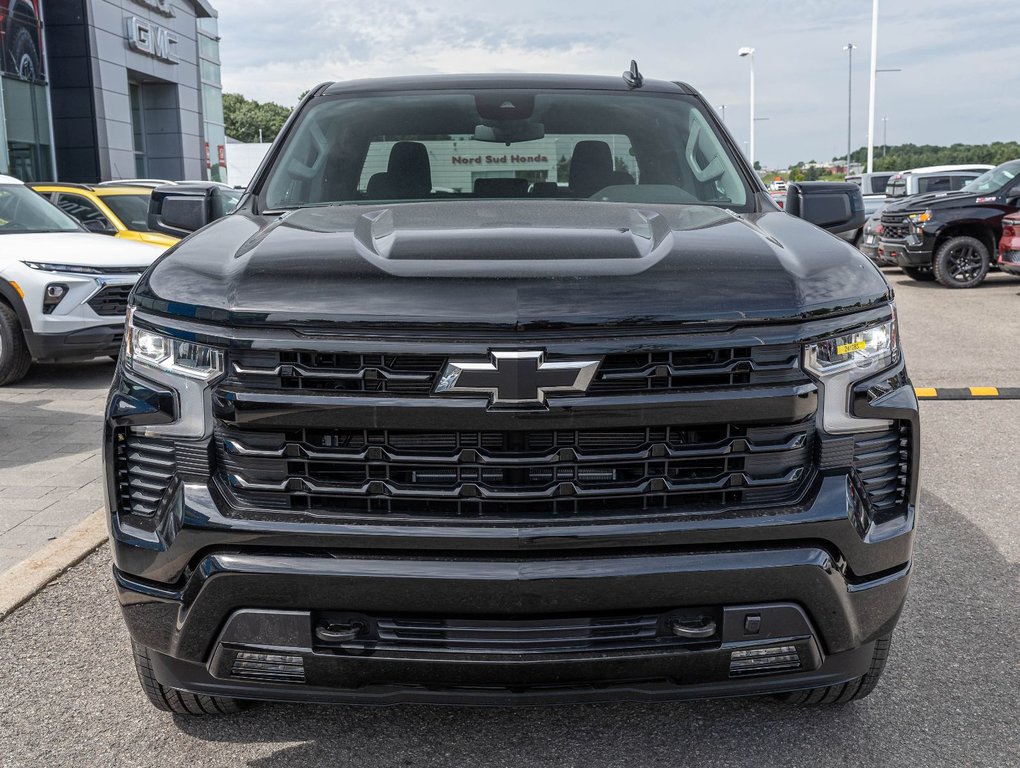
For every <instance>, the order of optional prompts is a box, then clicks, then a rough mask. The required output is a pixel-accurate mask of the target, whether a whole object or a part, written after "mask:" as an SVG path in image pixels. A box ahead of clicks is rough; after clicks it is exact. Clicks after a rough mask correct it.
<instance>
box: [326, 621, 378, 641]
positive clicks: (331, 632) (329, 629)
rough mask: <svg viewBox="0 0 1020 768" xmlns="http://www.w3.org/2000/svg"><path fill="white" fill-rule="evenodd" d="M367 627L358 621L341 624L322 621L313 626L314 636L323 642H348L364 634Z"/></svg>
mask: <svg viewBox="0 0 1020 768" xmlns="http://www.w3.org/2000/svg"><path fill="white" fill-rule="evenodd" d="M367 629H368V627H366V626H365V625H364V624H363V623H361V622H360V621H351V622H346V623H342V624H333V623H330V622H323V623H321V624H319V625H318V626H317V627H316V628H315V636H316V637H317V638H319V639H320V640H322V642H324V643H349V642H351V641H353V640H357V639H358V637H360V636H361V635H363V634H365V631H366V630H367Z"/></svg>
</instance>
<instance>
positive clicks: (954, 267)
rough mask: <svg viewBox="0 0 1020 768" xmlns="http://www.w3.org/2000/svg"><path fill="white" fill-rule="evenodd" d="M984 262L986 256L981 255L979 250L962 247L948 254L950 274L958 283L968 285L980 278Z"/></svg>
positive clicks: (968, 246) (971, 247)
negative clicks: (967, 283)
mask: <svg viewBox="0 0 1020 768" xmlns="http://www.w3.org/2000/svg"><path fill="white" fill-rule="evenodd" d="M983 261H984V255H983V254H981V253H979V252H978V249H977V248H974V247H973V246H970V245H961V246H958V247H956V248H954V249H953V250H951V251H950V252H949V254H948V259H947V266H948V267H949V269H948V272H949V274H950V276H951V277H952V278H953V279H954V280H956V281H957V282H960V283H966V282H969V281H971V280H974V279H975V278H977V277H978V276H980V274H981V270H982V268H983V266H984V264H983Z"/></svg>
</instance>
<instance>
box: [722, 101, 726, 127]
mask: <svg viewBox="0 0 1020 768" xmlns="http://www.w3.org/2000/svg"><path fill="white" fill-rule="evenodd" d="M721 109H722V124H723V125H726V105H725V104H723V105H722V106H721Z"/></svg>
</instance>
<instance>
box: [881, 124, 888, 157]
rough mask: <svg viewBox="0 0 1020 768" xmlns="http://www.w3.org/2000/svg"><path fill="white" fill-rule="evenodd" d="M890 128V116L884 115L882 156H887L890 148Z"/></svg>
mask: <svg viewBox="0 0 1020 768" xmlns="http://www.w3.org/2000/svg"><path fill="white" fill-rule="evenodd" d="M888 130H889V118H888V117H883V118H882V157H885V153H886V150H888V149H889V141H888V139H889V135H888Z"/></svg>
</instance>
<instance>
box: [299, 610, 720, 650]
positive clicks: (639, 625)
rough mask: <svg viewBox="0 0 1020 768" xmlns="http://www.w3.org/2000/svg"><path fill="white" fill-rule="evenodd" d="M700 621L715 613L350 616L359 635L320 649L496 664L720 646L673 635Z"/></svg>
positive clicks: (345, 621)
mask: <svg viewBox="0 0 1020 768" xmlns="http://www.w3.org/2000/svg"><path fill="white" fill-rule="evenodd" d="M703 616H710V617H711V618H712V619H713V620H714V621H716V622H718V621H719V616H718V611H715V610H713V609H705V610H701V609H685V610H684V611H682V612H680V611H678V612H674V613H652V612H649V613H615V614H607V615H602V616H590V617H589V616H535V617H526V618H525V617H519V618H502V617H500V618H496V617H484V616H471V617H459V616H458V617H436V616H366V615H354V614H351V615H344V616H339V617H337V620H338V621H339V622H340V624H341V625H343V626H351V625H354V626H358V627H359V628H360V629H361V632H360V633H359V635H358V636H357V638H356V639H354V640H346V641H342V642H338V643H332V644H330V643H327V642H326V641H324V640H323V641H322V642H321V645H322V647H324V648H327V649H328V648H330V647H331V645H332V647H340V648H343V649H344V651H345V652H347V653H352V652H354V653H371V654H373V655H377V656H387V657H405V658H406V657H414V656H416V655H418V654H427V655H428V656H429V657H435V656H436V655H437V654H451V655H457V656H459V657H461V658H463V657H467V656H473V657H475V658H487V657H489V658H498V657H502V656H505V655H509V654H512V655H513V656H514V657H519V656H520V655H535V656H538V655H542V656H544V655H550V654H559V653H570V654H576V653H605V652H611V651H626V650H654V649H658V648H661V649H669V648H676V647H678V646H684V645H696V646H702V647H704V646H706V645H715V644H718V642H719V639H718V636H710V637H708V638H700V639H698V638H694V639H692V638H685V637H681V636H677V634H675V633H674V632H673V631H672V629H671V626H672V624H673V622H676V621H683V620H684V619H686V620H687V621H691V620H692V619H695V618H697V619H701V618H702V617H703ZM319 621H320V626H321V625H326V626H328V625H330V624H333V621H334V619H333V618H332V617H329V616H326V615H322V616H320V617H319Z"/></svg>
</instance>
